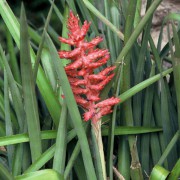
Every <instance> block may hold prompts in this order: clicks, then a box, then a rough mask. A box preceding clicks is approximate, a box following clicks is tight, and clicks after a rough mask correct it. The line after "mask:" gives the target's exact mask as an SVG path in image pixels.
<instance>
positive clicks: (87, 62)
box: [59, 11, 120, 123]
mask: <svg viewBox="0 0 180 180" xmlns="http://www.w3.org/2000/svg"><path fill="white" fill-rule="evenodd" d="M67 27H68V29H69V34H68V38H67V39H66V38H63V37H59V40H60V41H61V42H62V43H66V44H69V45H70V46H73V47H74V48H73V50H71V51H60V52H59V56H60V58H66V59H69V60H71V62H70V63H69V64H68V65H67V66H66V67H65V71H66V74H67V76H68V79H69V82H70V85H71V87H72V91H73V93H74V97H75V99H76V102H77V103H78V105H80V106H82V107H83V108H84V109H85V111H86V112H85V113H84V115H83V117H84V120H85V121H88V120H90V119H91V120H92V122H93V123H96V122H97V121H98V120H100V119H101V117H102V116H104V115H107V114H109V113H111V112H112V107H113V106H114V105H116V104H118V103H119V102H120V99H119V98H115V97H111V98H109V99H106V100H103V101H101V102H99V101H100V97H99V95H100V92H101V90H102V89H103V88H104V87H105V86H106V85H107V84H108V83H109V81H111V79H112V78H113V76H114V73H113V70H114V69H115V66H112V67H107V68H105V69H104V70H102V71H101V72H99V73H98V74H94V69H96V68H98V67H100V66H102V65H104V64H106V63H107V61H108V59H109V58H110V54H109V51H108V50H107V49H98V48H95V47H96V46H97V45H98V44H99V43H100V42H101V41H102V40H103V38H102V37H96V38H94V39H92V40H91V41H90V42H87V41H86V40H85V36H86V34H87V32H88V30H89V27H90V23H88V22H87V21H85V22H84V24H83V26H82V27H80V26H79V18H78V16H75V15H74V14H73V13H72V11H70V15H69V18H68V25H67Z"/></svg>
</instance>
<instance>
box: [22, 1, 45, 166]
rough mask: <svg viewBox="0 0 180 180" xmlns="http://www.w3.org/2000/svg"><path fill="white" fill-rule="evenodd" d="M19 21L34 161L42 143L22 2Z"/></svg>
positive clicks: (23, 83)
mask: <svg viewBox="0 0 180 180" xmlns="http://www.w3.org/2000/svg"><path fill="white" fill-rule="evenodd" d="M20 22H21V27H20V40H21V41H20V42H21V44H20V61H21V77H22V89H23V96H24V106H25V112H26V120H27V125H28V133H29V138H30V148H31V156H32V161H33V162H34V161H35V160H36V159H37V158H38V157H39V156H40V155H41V152H42V147H41V146H42V145H41V138H40V122H39V114H38V108H37V101H36V93H35V84H34V77H33V71H32V65H31V58H30V49H29V39H28V29H27V22H26V15H25V9H24V5H23V4H22V7H21V18H20Z"/></svg>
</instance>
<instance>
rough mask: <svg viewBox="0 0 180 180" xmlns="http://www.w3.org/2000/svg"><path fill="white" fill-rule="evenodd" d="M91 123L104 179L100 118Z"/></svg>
mask: <svg viewBox="0 0 180 180" xmlns="http://www.w3.org/2000/svg"><path fill="white" fill-rule="evenodd" d="M91 124H92V128H93V130H94V134H95V137H96V141H97V145H98V150H99V155H100V160H101V165H102V171H103V179H104V180H106V179H107V176H106V166H105V158H104V150H103V142H102V135H101V120H99V121H97V122H96V123H91Z"/></svg>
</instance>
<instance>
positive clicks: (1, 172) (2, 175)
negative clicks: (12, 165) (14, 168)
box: [0, 163, 14, 180]
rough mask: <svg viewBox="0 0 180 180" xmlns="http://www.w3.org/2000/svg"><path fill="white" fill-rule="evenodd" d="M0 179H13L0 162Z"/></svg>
mask: <svg viewBox="0 0 180 180" xmlns="http://www.w3.org/2000/svg"><path fill="white" fill-rule="evenodd" d="M0 179H2V180H14V178H13V176H12V175H11V174H10V172H8V170H7V169H6V168H5V167H4V166H3V165H2V164H1V163H0Z"/></svg>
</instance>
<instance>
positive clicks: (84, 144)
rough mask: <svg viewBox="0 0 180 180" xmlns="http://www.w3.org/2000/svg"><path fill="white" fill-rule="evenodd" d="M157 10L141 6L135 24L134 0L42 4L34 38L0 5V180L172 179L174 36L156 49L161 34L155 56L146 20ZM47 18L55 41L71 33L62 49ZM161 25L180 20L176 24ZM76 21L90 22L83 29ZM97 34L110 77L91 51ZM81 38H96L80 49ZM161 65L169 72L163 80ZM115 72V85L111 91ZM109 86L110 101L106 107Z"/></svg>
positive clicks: (177, 103) (175, 170)
mask: <svg viewBox="0 0 180 180" xmlns="http://www.w3.org/2000/svg"><path fill="white" fill-rule="evenodd" d="M161 1H162V0H156V1H152V0H149V1H147V5H146V6H147V8H146V9H147V12H146V13H145V15H144V16H143V18H142V17H141V16H140V14H139V12H140V11H139V9H140V6H141V1H139V0H134V1H118V0H114V1H108V0H102V1H88V0H82V1H57V2H56V5H57V4H58V3H59V4H60V6H56V5H55V4H54V3H53V1H49V2H50V3H51V4H52V6H51V8H50V11H49V13H48V17H47V19H46V23H45V26H44V29H43V32H42V36H40V35H39V32H40V31H38V32H36V31H35V30H34V29H32V28H29V27H28V25H27V21H26V16H25V10H24V8H23V7H22V11H21V18H20V24H19V21H18V20H17V18H16V17H15V15H14V14H13V12H12V10H11V8H10V7H9V6H8V3H7V2H6V0H3V1H1V0H0V15H1V17H2V21H1V22H2V24H1V26H0V31H1V35H2V37H3V38H0V39H5V37H6V36H7V44H6V41H3V42H2V47H1V46H0V179H7V180H11V179H33V180H34V179H37V178H39V179H47V178H48V177H49V178H50V179H54V180H56V179H57V180H60V179H62V180H63V179H83V180H85V179H90V180H91V179H93V180H95V179H98V180H104V179H109V180H113V179H115V177H118V179H127V180H130V179H132V180H136V179H138V180H139V179H140V180H143V179H147V175H148V176H150V179H162V178H163V179H166V178H167V179H178V176H179V174H180V173H179V170H180V160H178V158H179V154H178V152H180V151H179V144H178V142H179V141H178V140H179V126H178V125H179V124H180V123H179V122H180V115H179V112H180V98H179V96H178V95H179V94H180V93H179V92H180V84H179V81H178V80H179V77H180V68H179V66H180V61H179V59H180V54H179V52H180V39H179V37H180V34H179V33H180V31H179V28H177V29H176V27H175V26H174V25H173V24H172V29H173V40H172V41H171V37H169V42H168V43H167V44H166V45H165V46H164V47H163V48H162V49H161V40H162V37H161V36H162V32H163V31H161V33H160V34H161V35H160V37H159V42H158V47H155V45H154V42H153V39H152V37H151V33H150V32H151V27H152V26H151V23H152V20H151V17H152V15H153V13H154V11H155V10H156V9H157V6H158V5H159V4H160V2H161ZM57 7H62V8H61V9H58V8H57ZM99 7H102V8H100V9H98V8H99ZM69 9H72V10H73V12H76V13H77V14H79V15H80V16H79V17H80V18H78V17H77V16H75V15H74V14H73V13H72V12H70V15H69ZM63 10H64V12H63V13H64V14H63V15H62V14H61V12H62V11H63ZM51 12H53V13H54V12H55V13H56V15H57V17H58V18H59V20H60V21H58V20H57V21H58V23H57V24H58V27H57V28H58V31H59V29H61V28H62V35H61V36H62V37H66V35H67V34H68V31H69V34H68V37H66V38H62V37H61V38H60V41H61V42H62V43H61V42H60V41H58V34H57V33H55V32H56V30H55V27H54V21H53V22H52V24H53V28H52V27H51V25H50V24H49V22H50V19H51ZM54 15H55V14H52V16H54ZM68 15H69V16H68ZM68 17H69V20H67V18H68ZM168 18H169V20H173V21H174V20H176V21H179V20H180V15H173V14H170V15H169V17H168ZM168 18H166V20H165V22H167V20H168ZM35 19H36V18H34V16H33V21H34V20H35ZM81 19H82V20H83V19H87V20H88V21H85V22H84V24H83V26H82V27H81V26H80V25H79V24H80V20H81ZM53 20H55V19H54V17H53ZM28 21H31V20H30V19H29V20H28ZM66 22H68V23H66ZM89 22H91V23H89ZM165 22H164V24H165ZM31 24H33V22H32V23H31ZM67 24H68V28H67ZM3 26H6V27H7V29H8V31H4V29H2V27H3ZM20 27H21V28H20ZM41 27H42V26H41ZM28 30H29V31H28ZM120 30H121V31H122V32H121V31H120ZM28 32H29V33H28ZM99 32H102V33H103V37H104V39H106V41H104V42H103V43H104V44H103V45H104V46H105V47H107V48H108V49H109V52H110V53H111V63H112V64H115V65H116V70H115V67H114V66H111V67H107V66H106V64H110V63H109V62H108V59H109V58H110V53H109V52H108V50H106V49H98V48H97V47H102V46H101V44H100V42H102V40H103V39H102V37H99ZM112 32H114V33H112ZM87 33H88V35H89V37H92V36H93V37H94V36H98V37H96V38H94V39H93V40H91V41H86V39H88V37H86V35H87ZM141 34H142V39H141V40H138V39H139V38H138V37H139V35H141ZM168 34H171V33H170V32H169V33H168ZM5 35H6V36H5ZM29 35H30V40H31V43H30V44H29V38H28V37H29ZM51 38H52V39H51ZM20 39H21V41H20ZM14 42H15V43H14ZM54 43H55V44H54ZM32 45H33V46H32ZM55 45H57V46H61V50H63V51H60V52H59V55H60V57H61V58H63V59H66V60H65V61H64V62H66V63H67V62H68V61H70V63H69V64H68V65H67V66H66V67H64V66H63V63H64V62H63V60H62V59H61V60H60V58H59V55H58V52H57V48H56V46H55ZM37 47H39V48H37ZM70 48H71V49H72V50H71V51H67V50H69V49H70ZM18 49H20V51H18ZM65 50H66V51H65ZM4 51H5V52H6V53H4ZM19 52H20V54H21V56H20V58H19ZM36 52H37V53H36ZM5 54H6V55H7V56H6V55H5ZM170 54H171V56H170ZM40 61H41V63H39V62H40ZM18 62H21V67H19V63H18ZM164 62H168V63H169V65H172V67H173V68H170V69H168V70H165V71H164V70H163V66H162V64H161V63H163V64H164ZM31 65H32V67H31ZM105 67H106V68H105ZM103 68H104V69H103ZM19 69H21V71H19ZM114 71H115V72H117V73H118V75H119V74H120V78H118V75H117V76H116V77H117V78H115V79H116V81H115V82H114V83H112V78H113V76H114ZM27 72H28V73H27ZM66 74H67V75H66ZM167 74H169V78H168V80H167V79H166V78H163V77H165V76H166V75H167ZM173 75H174V77H173ZM27 79H28V80H27ZM21 80H22V81H21ZM159 80H160V81H159ZM110 81H111V83H110ZM21 82H22V83H21ZM59 82H60V83H59ZM108 83H109V84H108ZM107 84H108V85H107ZM111 85H113V91H111V92H113V93H114V92H116V96H118V98H116V97H110V98H108V99H106V100H104V99H103V98H104V97H105V95H106V94H105V93H107V92H108V90H109V89H110V88H111ZM159 85H160V86H159ZM35 86H36V90H37V89H38V91H35ZM60 88H62V91H63V93H64V100H62V101H61V100H60V99H59V94H61V93H59V91H58V90H59V89H60ZM145 88H146V89H145ZM119 89H120V91H119ZM102 91H103V92H102ZM73 93H74V94H73ZM119 94H121V95H119ZM135 94H136V95H135ZM74 97H75V98H74ZM100 97H103V98H102V99H101V98H100ZM75 100H76V101H75ZM119 101H120V103H119V105H118V106H115V107H114V108H113V109H112V107H113V106H114V105H115V104H118V102H119ZM37 102H38V103H37ZM76 102H77V103H76ZM77 105H79V106H80V107H81V108H82V109H83V110H84V112H83V118H84V121H82V120H81V115H80V112H81V111H80V112H79V111H78V106H77ZM112 110H113V115H112V116H106V115H107V114H109V113H111V111H112ZM32 115H33V116H32ZM103 116H104V117H103ZM102 117H103V118H102ZM107 118H108V120H109V121H108V123H107V124H105V125H104V124H103V123H102V122H103V121H106V120H107ZM106 122H107V121H106ZM90 123H91V126H89V125H90ZM178 123H179V124H178ZM102 124H103V125H102ZM101 130H102V135H101ZM162 130H163V131H162ZM85 131H86V132H85ZM144 133H146V134H144ZM102 136H104V137H103V142H104V149H105V150H103V144H102ZM37 137H38V138H37ZM41 140H42V141H43V143H42V141H41ZM136 142H137V143H136ZM53 143H54V144H53ZM29 145H30V146H29ZM1 147H2V148H1ZM104 154H105V158H104ZM104 159H105V160H106V163H105V160H104ZM105 167H106V168H105ZM151 171H152V172H151ZM144 172H145V173H144Z"/></svg>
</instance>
